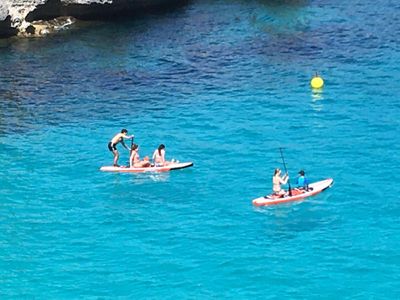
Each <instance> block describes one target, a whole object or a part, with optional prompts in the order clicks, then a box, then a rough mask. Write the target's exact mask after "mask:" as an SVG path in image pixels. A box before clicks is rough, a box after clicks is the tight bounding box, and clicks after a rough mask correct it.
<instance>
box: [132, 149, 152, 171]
mask: <svg viewBox="0 0 400 300" xmlns="http://www.w3.org/2000/svg"><path fill="white" fill-rule="evenodd" d="M150 165H151V164H150V161H149V158H148V157H147V159H146V158H145V159H144V160H140V156H139V146H138V145H137V144H133V145H132V147H131V156H130V158H129V167H131V168H145V167H150Z"/></svg>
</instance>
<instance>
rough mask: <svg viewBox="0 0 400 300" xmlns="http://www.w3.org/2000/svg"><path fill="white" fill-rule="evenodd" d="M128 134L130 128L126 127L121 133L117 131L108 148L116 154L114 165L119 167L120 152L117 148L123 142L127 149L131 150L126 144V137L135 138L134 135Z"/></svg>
mask: <svg viewBox="0 0 400 300" xmlns="http://www.w3.org/2000/svg"><path fill="white" fill-rule="evenodd" d="M127 134H128V130H126V129H125V128H124V129H122V130H121V132H120V133H117V134H116V135H115V136H114V137H113V138H112V139H111V141H110V142H109V143H108V150H110V151H111V152H112V153H113V155H114V167H119V165H118V159H119V152H118V150H117V145H118V143H121V144H122V146H123V147H124V148H125V149H127V150H129V148H128V147H127V146H126V145H125V142H124V139H133V138H134V135H131V136H128V135H127Z"/></svg>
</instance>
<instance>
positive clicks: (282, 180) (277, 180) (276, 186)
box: [272, 168, 289, 197]
mask: <svg viewBox="0 0 400 300" xmlns="http://www.w3.org/2000/svg"><path fill="white" fill-rule="evenodd" d="M281 173H282V171H281V170H280V169H278V168H277V169H275V172H274V176H273V177H272V190H273V192H274V195H276V196H280V197H283V196H284V195H285V194H286V192H285V190H284V189H282V188H281V184H286V183H287V182H288V180H289V175H288V174H285V175H284V176H283V177H281Z"/></svg>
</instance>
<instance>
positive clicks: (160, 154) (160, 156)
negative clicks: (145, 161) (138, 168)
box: [152, 144, 170, 167]
mask: <svg viewBox="0 0 400 300" xmlns="http://www.w3.org/2000/svg"><path fill="white" fill-rule="evenodd" d="M152 159H153V164H154V165H155V166H156V167H163V166H166V165H168V164H169V163H170V162H169V161H166V160H165V145H164V144H161V145H160V146H158V148H157V149H156V150H154V153H153V157H152Z"/></svg>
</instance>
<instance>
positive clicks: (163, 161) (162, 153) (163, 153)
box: [161, 150, 165, 165]
mask: <svg viewBox="0 0 400 300" xmlns="http://www.w3.org/2000/svg"><path fill="white" fill-rule="evenodd" d="M161 161H162V164H163V165H165V150H161Z"/></svg>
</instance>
